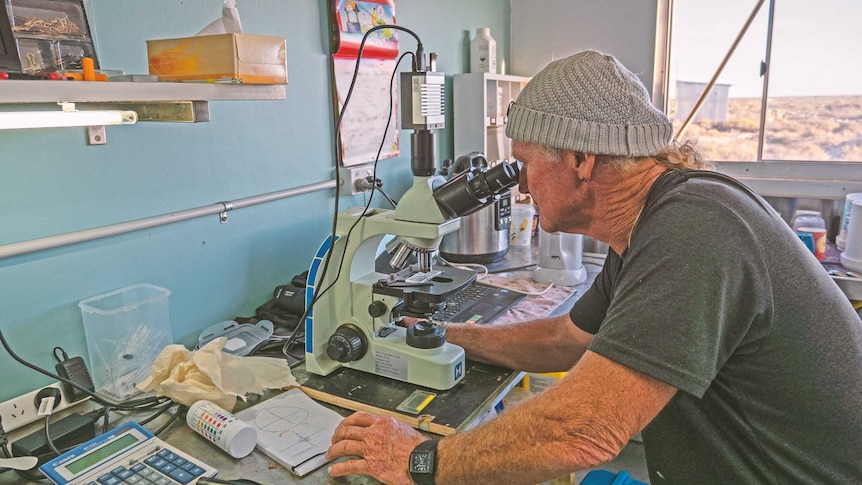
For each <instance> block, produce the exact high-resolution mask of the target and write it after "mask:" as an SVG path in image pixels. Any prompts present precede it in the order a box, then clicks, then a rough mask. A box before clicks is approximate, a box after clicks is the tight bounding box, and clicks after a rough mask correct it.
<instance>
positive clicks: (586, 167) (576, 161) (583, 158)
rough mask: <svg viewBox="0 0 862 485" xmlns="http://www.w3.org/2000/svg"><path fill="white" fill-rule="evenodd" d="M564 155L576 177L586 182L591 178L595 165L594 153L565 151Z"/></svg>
mask: <svg viewBox="0 0 862 485" xmlns="http://www.w3.org/2000/svg"><path fill="white" fill-rule="evenodd" d="M565 157H566V161H567V162H568V163H569V166H570V167H571V168H572V170H573V171H574V172H575V175H577V177H578V179H580V180H581V181H582V182H588V181H589V180H590V179H591V178H592V175H593V168H595V166H596V155H595V154H593V153H576V152H572V151H567V152H565Z"/></svg>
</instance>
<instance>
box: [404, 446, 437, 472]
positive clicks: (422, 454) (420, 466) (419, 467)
mask: <svg viewBox="0 0 862 485" xmlns="http://www.w3.org/2000/svg"><path fill="white" fill-rule="evenodd" d="M433 460H434V454H433V453H432V452H430V451H416V452H413V454H411V455H410V471H411V472H416V473H431V468H432V467H433V466H434V463H433Z"/></svg>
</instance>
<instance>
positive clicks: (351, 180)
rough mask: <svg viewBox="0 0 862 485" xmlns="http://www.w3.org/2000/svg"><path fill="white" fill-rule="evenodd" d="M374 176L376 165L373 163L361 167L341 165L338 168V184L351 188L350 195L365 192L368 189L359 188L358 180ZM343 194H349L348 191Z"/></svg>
mask: <svg viewBox="0 0 862 485" xmlns="http://www.w3.org/2000/svg"><path fill="white" fill-rule="evenodd" d="M373 176H374V166H373V165H363V166H360V167H341V168H339V169H338V185H340V186H341V187H342V190H344V188H349V189H350V195H356V194H361V193H363V192H367V190H359V189H358V188H357V187H356V182H358V181H360V180H365V179H366V178H367V177H373ZM342 195H347V194H346V193H342Z"/></svg>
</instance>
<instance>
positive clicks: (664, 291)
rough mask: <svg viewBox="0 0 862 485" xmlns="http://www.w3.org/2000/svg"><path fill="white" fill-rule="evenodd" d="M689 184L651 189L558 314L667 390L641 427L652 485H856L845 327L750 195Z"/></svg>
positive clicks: (854, 408)
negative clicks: (670, 394) (625, 236)
mask: <svg viewBox="0 0 862 485" xmlns="http://www.w3.org/2000/svg"><path fill="white" fill-rule="evenodd" d="M681 173H687V174H689V175H690V178H688V179H687V180H683V177H680V174H681ZM701 174H704V172H693V171H683V172H679V173H676V172H669V173H667V174H665V175H663V176H662V177H661V178H660V179H659V180H658V181H657V182H656V185H655V186H654V187H653V189H652V190H651V192H650V196H649V197H648V200H647V205H646V207H645V209H644V212H643V214H642V216H641V218H640V221H639V223H638V224H637V226H636V228H635V231H634V234H633V237H632V241H631V245H630V247H629V249H628V250H627V251H626V252H624V253H623V255H622V256H619V255H617V254H615V253H613V251H611V253H610V254H609V255H608V258H607V260H606V262H605V266H604V269H603V270H602V272H601V273H600V274H599V275H598V277H597V278H596V281H595V283H594V284H593V286H592V287H591V288H590V289H589V290H588V291H587V292H586V293H585V295H584V296H583V297H581V299H580V300H579V301H578V302H577V303H576V304H575V306H574V307H573V308H572V311H571V314H570V315H571V317H572V320H573V321H574V322H575V324H576V325H578V327H580V328H581V329H583V330H585V331H587V332H590V333H592V334H594V335H595V337H594V339H593V342H592V343H591V345H590V350H592V351H594V352H596V353H598V354H601V355H603V356H605V357H607V358H609V359H611V360H614V361H616V362H618V363H621V364H623V365H625V366H628V367H630V368H632V369H635V370H638V371H640V372H643V373H645V374H648V375H650V376H652V377H655V378H657V379H659V380H661V381H663V382H666V383H668V384H670V385H672V386H674V387H676V388H678V389H679V390H680V392H678V393H677V394H676V396H675V397H674V398H673V399H672V400H671V401H670V403H668V405H667V406H666V407H665V408H664V409H663V410H662V411H661V412H660V413H659V415H658V416H657V417H656V418H655V419H654V420H653V421H652V422H651V423H650V424H649V425H648V426H647V427H646V428H645V429H644V431H643V438H644V447H645V451H646V457H647V466H648V468H649V472H650V478H651V482H652V483H653V484H659V483H684V484H691V483H698V484H702V483H722V484H727V483H745V484H749V483H781V484H788V483H805V484H812V483H830V484H836V483H856V484H858V483H862V322H860V319H859V316H858V315H857V314H856V312H855V311H854V310H853V308H852V306H851V305H850V302H849V301H848V300H847V299H846V297H845V296H844V294H843V293H842V292H841V290H840V289H839V288H838V287H837V286H836V285H835V283H834V282H833V281H832V280H831V279H830V278H829V276H828V275H827V274H826V271H824V269H823V267H822V265H821V264H820V263H819V262H818V261H817V260H816V259H815V258H814V256H813V255H812V254H810V252H808V250H807V249H806V248H805V246H804V245H803V244H802V243H801V242H800V241H799V239H798V238H797V237H796V235H795V234H794V233H793V231H792V230H791V229H790V228H789V227H788V226H787V224H786V223H785V222H784V221H783V220H781V218H780V217H779V216H778V215H777V214H776V213H775V212H774V211H773V210H771V208H768V206H766V207H764V204H765V202H763V201H762V199H760V198H759V197H756V196H755V195H754V194H752V193H747V192H746V191H745V190H743V189H740V188H739V187H735V186H733V185H732V184H730V183H728V182H727V181H722V180H717V179H716V178H715V174H710V173H706V174H707V175H701Z"/></svg>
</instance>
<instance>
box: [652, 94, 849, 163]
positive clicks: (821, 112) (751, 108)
mask: <svg viewBox="0 0 862 485" xmlns="http://www.w3.org/2000/svg"><path fill="white" fill-rule="evenodd" d="M669 104H670V106H671V107H674V106H675V104H676V103H675V102H674V101H673V100H671V102H670V103H669ZM671 111H673V109H672V110H671ZM670 116H671V119H673V120H674V130H675V131H678V130H679V127H680V126H681V125H682V122H683V121H684V116H685V115H683V116H681V117H680V118H682V119H674V113H673V112H671V113H670ZM759 127H760V98H730V100H729V102H728V111H727V121H726V122H713V121H706V120H703V121H695V122H692V123H691V124H690V125H689V127H688V129H687V130H686V133H685V135H684V136H683V138H686V139H695V140H697V144H698V146H699V148H700V149H701V151H702V152H703V153H704V155H705V156H706V158H708V159H710V160H716V161H722V160H729V161H754V160H756V159H757V144H758V130H759ZM765 132H766V137H765V139H764V145H763V159H764V160H834V161H862V96H811V97H786V98H780V97H776V98H770V99H769V103H768V104H767V107H766V129H765Z"/></svg>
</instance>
